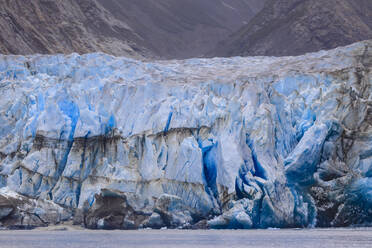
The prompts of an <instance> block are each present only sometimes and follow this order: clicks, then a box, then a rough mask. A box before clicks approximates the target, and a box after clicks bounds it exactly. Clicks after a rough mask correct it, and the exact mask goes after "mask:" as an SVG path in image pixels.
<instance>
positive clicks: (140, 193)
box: [0, 41, 372, 229]
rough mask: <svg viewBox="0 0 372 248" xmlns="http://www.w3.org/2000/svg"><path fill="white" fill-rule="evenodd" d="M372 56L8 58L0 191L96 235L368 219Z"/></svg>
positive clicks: (1, 110) (1, 65) (356, 48)
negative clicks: (64, 214)
mask: <svg viewBox="0 0 372 248" xmlns="http://www.w3.org/2000/svg"><path fill="white" fill-rule="evenodd" d="M371 58H372V42H371V41H365V42H360V43H356V44H353V45H351V46H348V47H343V48H338V49H335V50H331V51H328V52H324V51H321V52H318V53H314V54H307V55H304V56H300V57H283V58H274V57H253V58H239V57H237V58H229V59H227V58H225V59H223V58H221V59H191V60H183V61H159V62H148V63H144V62H140V61H136V60H131V59H126V58H116V57H112V56H109V55H105V54H87V55H83V56H79V55H77V54H72V55H68V56H65V55H53V56H41V55H33V56H1V57H0V80H1V81H0V92H1V96H2V97H1V98H0V127H1V129H0V187H7V188H6V189H7V190H12V191H15V192H17V193H18V194H21V195H22V199H23V198H26V199H30V201H31V199H38V201H43V202H48V204H49V203H50V202H51V201H52V202H54V203H55V204H58V205H59V206H60V207H63V208H64V209H66V210H67V209H69V210H72V212H71V213H70V215H72V216H73V217H74V218H75V222H76V223H80V222H81V223H84V224H85V226H87V227H90V228H127V229H129V228H138V227H153V228H160V227H164V226H167V227H183V228H193V227H194V228H197V227H208V226H209V227H212V228H265V227H294V226H298V227H306V226H347V225H353V224H371V223H372V213H371V209H372V208H371V206H372V197H371V195H372V179H371V175H372V119H371V118H372V102H371V101H372V95H371V92H372V78H371V67H372V60H371ZM2 192H3V191H1V192H0V197H2V198H1V199H3V197H4V195H3V193H2ZM3 202H5V203H3ZM20 204H21V203H20ZM50 204H51V203H50ZM16 205H17V206H18V205H19V204H18V203H17V204H16ZM14 209H15V206H14V204H13V205H12V204H10V203H8V202H7V201H3V200H1V202H0V216H2V217H1V218H2V219H1V220H0V221H1V222H2V223H3V225H7V222H5V221H3V220H4V218H7V216H9V214H11V212H10V211H14ZM48 209H49V207H48V208H46V209H45V211H46V212H48V211H49V210H48ZM60 219H61V217H55V218H54V220H53V221H55V222H57V221H58V220H60Z"/></svg>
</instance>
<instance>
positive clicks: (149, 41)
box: [0, 0, 264, 58]
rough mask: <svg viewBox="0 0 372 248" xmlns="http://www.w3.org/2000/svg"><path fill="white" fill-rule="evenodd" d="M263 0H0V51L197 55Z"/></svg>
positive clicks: (243, 20)
mask: <svg viewBox="0 0 372 248" xmlns="http://www.w3.org/2000/svg"><path fill="white" fill-rule="evenodd" d="M263 3H264V1H263V0H228V1H226V0H203V1H200V0H182V1H174V0H156V1H154V0H140V1H135V0H63V1H61V0H58V1H56V0H33V1H22V0H0V28H1V33H0V52H1V53H5V54H35V53H41V54H49V53H52V54H54V53H72V52H77V53H89V52H105V53H108V54H113V55H116V56H119V55H120V56H131V57H138V58H143V57H146V58H148V57H150V58H151V57H160V58H190V57H196V56H202V55H203V54H204V53H206V52H207V51H208V50H210V49H211V47H214V46H216V45H217V42H218V41H220V40H222V39H225V38H226V37H227V36H228V35H229V34H231V33H232V32H234V31H236V30H238V29H239V28H240V27H242V26H243V25H244V24H245V23H247V22H248V21H249V20H250V19H251V18H252V17H253V16H254V15H255V14H256V13H257V12H258V11H259V10H260V9H261V8H262V7H263Z"/></svg>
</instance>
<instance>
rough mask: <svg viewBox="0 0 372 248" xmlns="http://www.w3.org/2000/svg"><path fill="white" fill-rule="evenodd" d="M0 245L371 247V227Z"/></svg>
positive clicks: (89, 234) (18, 240)
mask: <svg viewBox="0 0 372 248" xmlns="http://www.w3.org/2000/svg"><path fill="white" fill-rule="evenodd" d="M57 230H58V229H57ZM0 247H1V248H10V247H27V248H39V247H50V248H59V247H64V248H65V247H71V248H75V247H79V248H80V247H84V248H90V247H94V248H96V247H113V248H115V247H141V248H142V247H151V248H156V247H162V248H166V247H192V248H198V247H213V248H218V247H229V248H232V247H265V248H270V247H275V248H280V247H285V248H292V247H296V248H297V247H304V248H306V247H309V248H314V247H315V248H322V247H327V248H332V247H337V248H342V247H359V248H361V247H372V229H371V228H357V229H271V230H270V229H266V230H136V231H91V230H68V231H44V230H32V231H0Z"/></svg>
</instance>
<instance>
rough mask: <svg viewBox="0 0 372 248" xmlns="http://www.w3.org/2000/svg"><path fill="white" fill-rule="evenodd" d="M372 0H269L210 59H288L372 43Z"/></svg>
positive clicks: (216, 49) (215, 50)
mask: <svg viewBox="0 0 372 248" xmlns="http://www.w3.org/2000/svg"><path fill="white" fill-rule="evenodd" d="M371 16H372V1H370V0H306V1H305V0H268V1H266V3H265V7H264V8H263V9H262V10H261V11H260V12H259V13H258V14H256V16H255V17H254V18H253V19H252V20H251V21H250V22H249V23H248V24H246V25H245V26H244V27H241V28H240V29H239V30H238V31H236V32H235V33H234V34H232V35H230V36H229V37H228V38H226V39H225V40H224V41H221V42H220V44H219V45H218V46H217V47H216V48H214V49H213V50H212V51H211V52H210V53H209V56H211V57H213V56H222V57H229V56H237V55H240V56H247V55H249V56H253V55H267V56H288V55H299V54H304V53H308V52H315V51H319V50H321V49H332V48H335V47H338V46H345V45H348V44H351V43H353V42H357V41H361V40H366V39H372V18H371Z"/></svg>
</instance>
